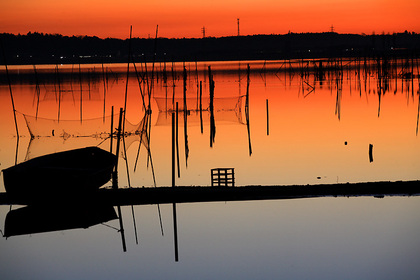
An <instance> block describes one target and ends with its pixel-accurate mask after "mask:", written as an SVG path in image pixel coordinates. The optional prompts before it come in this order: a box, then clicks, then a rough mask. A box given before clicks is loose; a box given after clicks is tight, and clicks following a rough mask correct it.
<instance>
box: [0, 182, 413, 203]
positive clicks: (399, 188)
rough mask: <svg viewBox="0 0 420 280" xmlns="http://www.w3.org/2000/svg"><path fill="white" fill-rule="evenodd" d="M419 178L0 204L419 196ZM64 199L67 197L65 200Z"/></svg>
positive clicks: (131, 191)
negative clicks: (414, 179) (417, 179)
mask: <svg viewBox="0 0 420 280" xmlns="http://www.w3.org/2000/svg"><path fill="white" fill-rule="evenodd" d="M417 195H420V181H396V182H366V183H347V184H320V185H288V186H242V187H209V186H205V187H200V186H177V187H176V188H171V187H158V188H120V189H108V188H104V189H100V190H98V191H96V192H93V193H85V194H83V195H81V194H80V193H66V194H64V195H62V196H60V198H59V199H55V200H53V199H51V198H49V197H48V195H45V196H42V195H40V196H39V197H37V198H36V201H35V200H34V199H32V198H24V197H20V198H10V197H8V195H7V194H6V193H0V205H9V204H21V205H26V204H31V203H60V204H62V203H78V202H80V201H84V202H89V201H101V202H103V203H106V204H110V205H114V206H117V205H120V206H122V205H148V204H166V203H194V202H216V201H244V200H274V199H292V198H313V197H359V196H373V197H384V196H417ZM64 198H66V199H65V200H64Z"/></svg>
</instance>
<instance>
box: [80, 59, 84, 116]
mask: <svg viewBox="0 0 420 280" xmlns="http://www.w3.org/2000/svg"><path fill="white" fill-rule="evenodd" d="M79 83H80V123H82V120H83V113H82V112H83V110H82V108H83V105H82V104H83V86H82V72H81V70H80V62H79Z"/></svg>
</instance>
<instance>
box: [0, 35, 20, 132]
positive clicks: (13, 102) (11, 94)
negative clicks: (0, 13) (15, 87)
mask: <svg viewBox="0 0 420 280" xmlns="http://www.w3.org/2000/svg"><path fill="white" fill-rule="evenodd" d="M0 45H1V50H2V53H3V59H4V66H5V68H6V76H7V83H8V84H9V92H10V99H11V101H12V109H13V118H14V120H15V128H16V135H17V138H19V130H18V125H17V119H16V109H15V101H14V100H13V92H12V83H11V82H10V77H9V70H8V69H7V63H6V55H5V54H4V47H3V43H2V41H1V40H0Z"/></svg>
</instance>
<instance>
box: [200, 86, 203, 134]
mask: <svg viewBox="0 0 420 280" xmlns="http://www.w3.org/2000/svg"><path fill="white" fill-rule="evenodd" d="M202 96H203V83H202V81H200V128H201V134H203V105H202V100H203V98H202Z"/></svg>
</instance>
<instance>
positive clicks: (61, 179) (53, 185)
mask: <svg viewBox="0 0 420 280" xmlns="http://www.w3.org/2000/svg"><path fill="white" fill-rule="evenodd" d="M115 162H116V156H115V155H113V154H112V153H109V152H107V151H105V150H102V149H100V148H97V147H87V148H82V149H75V150H70V151H65V152H60V153H54V154H49V155H45V156H41V157H37V158H34V159H31V160H29V161H26V162H23V163H20V164H17V165H15V166H12V167H9V168H7V169H4V170H3V180H4V186H5V189H6V193H7V194H8V195H10V196H11V197H16V196H27V197H33V196H39V195H48V196H51V195H60V194H65V193H68V192H69V191H71V192H75V191H82V192H83V191H91V190H96V189H98V188H99V187H101V186H102V185H104V184H105V183H106V182H108V181H109V180H110V179H111V174H112V171H113V168H114V166H115Z"/></svg>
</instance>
